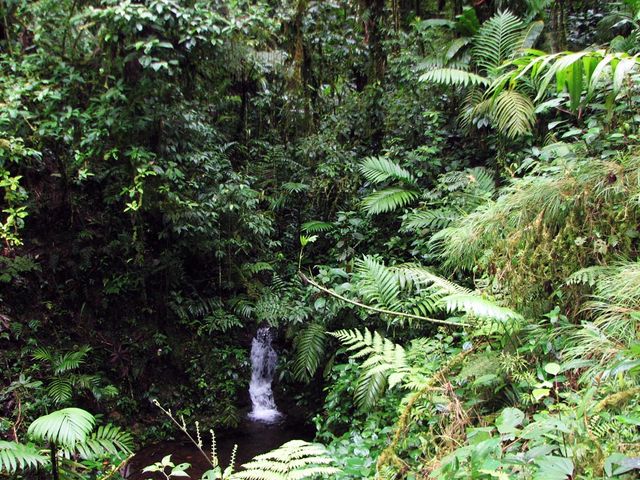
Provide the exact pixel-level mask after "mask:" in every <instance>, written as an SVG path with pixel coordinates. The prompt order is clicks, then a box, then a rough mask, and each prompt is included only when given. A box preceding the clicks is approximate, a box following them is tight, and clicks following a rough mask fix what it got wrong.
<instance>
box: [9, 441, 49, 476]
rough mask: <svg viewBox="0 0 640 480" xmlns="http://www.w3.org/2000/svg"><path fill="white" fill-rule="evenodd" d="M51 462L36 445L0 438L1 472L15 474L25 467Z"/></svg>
mask: <svg viewBox="0 0 640 480" xmlns="http://www.w3.org/2000/svg"><path fill="white" fill-rule="evenodd" d="M48 462H49V459H48V457H47V456H45V455H43V454H42V453H40V450H38V448H36V447H35V446H34V445H24V444H22V443H17V442H6V441H4V440H0V473H3V472H4V473H7V474H13V473H16V472H17V471H18V470H21V469H25V468H36V467H39V466H41V465H46V464H47V463H48Z"/></svg>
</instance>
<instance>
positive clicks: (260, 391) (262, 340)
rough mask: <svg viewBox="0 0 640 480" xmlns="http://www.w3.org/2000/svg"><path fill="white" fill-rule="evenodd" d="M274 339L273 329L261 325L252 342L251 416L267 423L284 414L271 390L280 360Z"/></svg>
mask: <svg viewBox="0 0 640 480" xmlns="http://www.w3.org/2000/svg"><path fill="white" fill-rule="evenodd" d="M272 340H273V338H272V334H271V329H270V328H269V327H261V328H259V329H258V332H257V333H256V336H255V338H254V339H253V342H251V383H250V384H249V395H251V403H252V404H253V409H252V410H251V413H250V414H249V418H251V419H252V420H257V421H260V422H266V423H269V422H274V421H276V420H278V419H279V418H280V417H281V416H282V414H281V413H280V412H279V411H278V408H277V407H276V402H275V400H274V399H273V391H272V390H271V382H272V381H273V373H274V371H275V368H276V361H277V360H278V355H277V354H276V351H275V350H274V349H273V346H272V345H271V342H272Z"/></svg>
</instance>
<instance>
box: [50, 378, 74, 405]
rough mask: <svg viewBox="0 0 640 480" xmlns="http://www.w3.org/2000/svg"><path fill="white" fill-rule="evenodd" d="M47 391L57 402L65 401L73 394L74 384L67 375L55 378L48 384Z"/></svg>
mask: <svg viewBox="0 0 640 480" xmlns="http://www.w3.org/2000/svg"><path fill="white" fill-rule="evenodd" d="M47 393H48V394H49V396H50V397H51V398H52V399H53V401H54V402H55V403H64V402H66V401H67V400H70V399H71V396H72V395H73V385H72V383H71V381H70V379H68V378H65V377H58V378H54V379H53V380H52V381H51V383H50V384H49V385H48V386H47Z"/></svg>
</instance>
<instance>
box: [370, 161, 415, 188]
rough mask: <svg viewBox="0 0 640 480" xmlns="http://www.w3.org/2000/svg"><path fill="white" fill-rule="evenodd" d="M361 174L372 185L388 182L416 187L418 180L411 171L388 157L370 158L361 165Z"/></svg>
mask: <svg viewBox="0 0 640 480" xmlns="http://www.w3.org/2000/svg"><path fill="white" fill-rule="evenodd" d="M359 168H360V173H362V175H364V177H365V178H366V179H367V180H368V181H370V182H371V183H375V184H378V183H382V182H385V181H387V180H390V179H391V180H398V181H400V182H404V183H408V184H410V185H414V184H415V183H416V179H415V177H414V176H413V174H412V173H411V172H409V170H407V169H405V168H402V167H401V166H400V165H398V164H397V163H395V162H393V161H391V160H390V159H388V158H386V157H369V158H366V159H365V160H364V161H363V162H362V163H361V164H360V167H359Z"/></svg>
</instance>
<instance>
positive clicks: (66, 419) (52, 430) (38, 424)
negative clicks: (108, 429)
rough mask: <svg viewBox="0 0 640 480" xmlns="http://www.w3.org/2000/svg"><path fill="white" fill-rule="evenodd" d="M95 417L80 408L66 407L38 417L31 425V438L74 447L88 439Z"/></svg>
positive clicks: (29, 432)
mask: <svg viewBox="0 0 640 480" xmlns="http://www.w3.org/2000/svg"><path fill="white" fill-rule="evenodd" d="M94 424H95V418H94V416H93V415H91V414H90V413H89V412H87V411H85V410H82V409H80V408H64V409H62V410H57V411H55V412H52V413H50V414H48V415H44V416H42V417H39V418H37V419H36V420H34V422H33V423H32V424H31V425H29V429H28V434H29V436H30V437H31V438H33V439H34V440H37V441H42V442H47V443H49V442H51V443H55V444H57V445H61V446H64V447H74V446H75V445H76V444H78V443H80V442H84V441H86V440H87V438H88V436H89V434H90V433H91V430H93V426H94Z"/></svg>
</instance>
